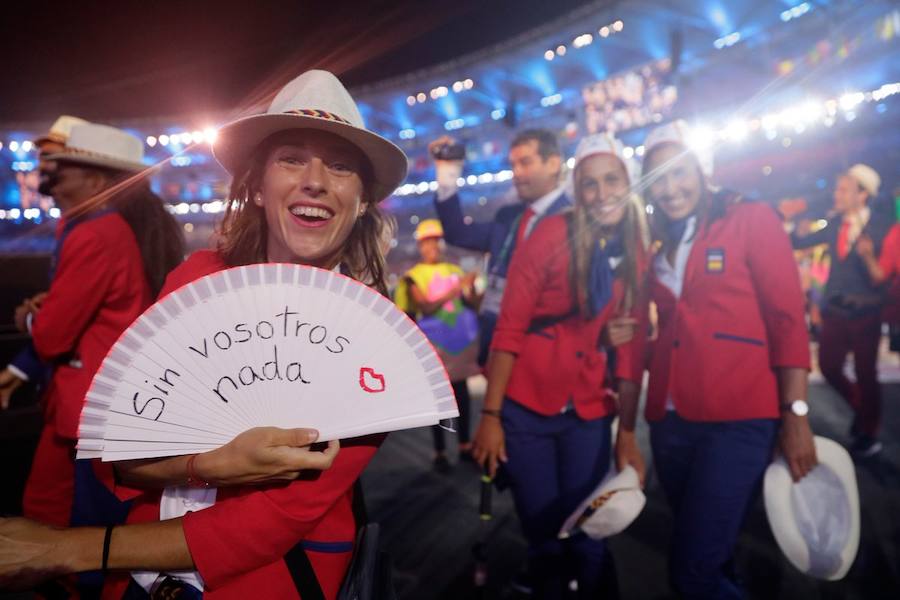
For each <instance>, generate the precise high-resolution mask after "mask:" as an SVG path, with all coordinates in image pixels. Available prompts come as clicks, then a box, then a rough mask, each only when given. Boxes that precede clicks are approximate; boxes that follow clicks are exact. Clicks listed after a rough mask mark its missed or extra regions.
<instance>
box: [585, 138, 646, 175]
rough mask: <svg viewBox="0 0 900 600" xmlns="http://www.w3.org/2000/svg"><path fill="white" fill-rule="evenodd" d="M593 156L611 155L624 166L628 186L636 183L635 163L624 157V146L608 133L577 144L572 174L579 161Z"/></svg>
mask: <svg viewBox="0 0 900 600" xmlns="http://www.w3.org/2000/svg"><path fill="white" fill-rule="evenodd" d="M595 154H612V155H613V156H615V157H616V158H618V159H619V160H620V161H622V164H623V165H624V166H625V172H626V173H627V174H628V182H629V184H630V185H633V184H634V183H635V182H636V181H637V174H638V165H637V163H636V162H635V161H634V158H628V157H626V156H625V146H624V145H623V144H622V142H621V140H618V139H616V138H614V137H613V136H612V134H610V133H595V134H592V135H589V136H586V137H584V138H582V139H581V141H580V142H578V147H577V148H576V149H575V166H574V167H573V168H572V172H573V173H574V171H575V169H577V168H578V165H579V164H581V161H583V160H584V159H586V158H588V157H590V156H594V155H595Z"/></svg>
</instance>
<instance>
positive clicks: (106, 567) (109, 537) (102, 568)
mask: <svg viewBox="0 0 900 600" xmlns="http://www.w3.org/2000/svg"><path fill="white" fill-rule="evenodd" d="M113 528H115V525H107V526H106V533H105V534H104V535H103V563H102V564H101V566H100V571H101V572H102V573H103V575H104V576H105V575H106V572H107V571H108V570H109V543H110V541H111V540H112V532H113Z"/></svg>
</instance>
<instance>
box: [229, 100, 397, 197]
mask: <svg viewBox="0 0 900 600" xmlns="http://www.w3.org/2000/svg"><path fill="white" fill-rule="evenodd" d="M291 129H316V130H319V131H327V132H329V133H333V134H335V135H337V136H339V137H341V138H343V139H345V140H347V141H348V142H350V143H351V144H353V145H354V146H356V147H357V148H359V149H360V151H362V153H363V154H364V155H365V156H366V158H367V159H368V160H369V162H370V163H371V165H372V171H373V176H374V182H373V188H374V189H373V192H374V194H375V201H376V202H380V201H382V200H384V199H385V198H387V197H388V196H390V195H391V194H392V193H393V192H394V190H396V189H397V187H398V186H399V185H400V184H401V183H402V182H403V180H404V179H406V173H407V170H408V169H409V162H408V160H407V158H406V154H404V153H403V150H401V149H400V148H398V147H397V146H396V145H395V144H394V143H392V142H390V141H389V140H386V139H385V138H383V137H381V136H380V135H378V134H375V133H372V132H371V131H368V130H366V129H362V128H359V127H354V126H353V125H350V124H347V123H342V122H340V121H333V120H330V119H323V118H319V117H312V116H306V115H293V114H263V115H252V116H249V117H243V118H241V119H238V120H236V121H233V122H231V123H229V124H227V125H225V126H223V127H222V128H221V129H220V130H219V132H218V136H217V138H216V143H215V144H214V146H213V155H214V156H215V157H216V160H218V161H219V163H220V164H221V165H222V166H223V167H225V170H227V171H228V172H229V173H231V174H232V175H234V174H235V172H237V171H238V170H240V169H241V167H242V166H243V165H245V164H247V160H248V159H249V157H250V156H251V155H252V154H253V153H254V152H255V151H256V148H257V146H259V144H260V143H261V142H262V141H263V140H265V139H266V138H268V137H269V136H271V135H273V134H275V133H278V132H279V131H286V130H291Z"/></svg>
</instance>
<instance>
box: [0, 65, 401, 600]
mask: <svg viewBox="0 0 900 600" xmlns="http://www.w3.org/2000/svg"><path fill="white" fill-rule="evenodd" d="M214 153H215V155H216V158H217V159H218V160H219V162H220V163H221V164H222V165H223V166H224V167H225V168H226V169H227V170H228V171H229V172H230V173H231V175H232V176H233V182H232V186H231V190H230V195H229V202H228V207H229V208H228V211H227V212H226V215H225V217H224V220H223V222H222V224H221V227H220V233H221V236H220V237H221V240H220V242H219V244H218V247H217V249H216V250H209V251H201V252H197V253H195V254H193V255H192V256H191V257H190V258H189V259H188V260H187V261H186V262H185V263H184V264H183V265H182V266H181V267H179V268H178V269H176V270H175V271H174V272H173V273H172V274H171V275H170V276H169V278H168V280H167V282H166V285H165V287H164V289H163V292H162V293H163V294H165V293H167V292H168V291H171V290H174V289H176V288H178V287H180V286H181V285H184V284H186V283H188V282H190V281H193V280H195V279H197V278H199V277H202V276H205V275H207V274H210V273H213V272H215V271H219V270H221V269H224V268H227V267H230V266H237V265H245V264H253V263H260V262H276V261H277V262H292V263H297V264H305V265H312V266H317V267H321V268H328V269H340V270H341V271H342V272H344V273H345V274H347V275H349V276H351V277H353V278H355V279H357V280H359V281H361V282H364V283H366V284H368V285H370V286H372V287H373V288H375V289H377V290H379V291H382V292H384V291H385V288H386V286H385V280H384V277H385V268H384V257H383V255H382V253H381V249H380V248H381V245H380V240H381V236H382V234H383V230H384V228H385V227H386V226H387V219H386V217H385V216H384V215H383V213H382V212H381V210H380V209H379V206H378V205H379V202H380V201H381V200H382V199H384V198H385V197H386V196H388V195H389V194H390V193H391V192H392V191H393V190H394V189H395V188H396V186H397V185H398V184H399V183H401V182H402V180H403V179H404V178H405V176H406V170H407V159H406V156H405V155H404V154H403V152H402V151H401V150H400V149H399V148H397V147H396V146H395V145H394V144H392V143H390V142H389V141H387V140H385V139H384V138H381V137H380V136H378V135H376V134H374V133H372V132H370V131H368V130H366V129H365V127H364V125H363V122H362V117H361V116H360V114H359V111H358V109H357V107H356V104H355V103H354V101H353V99H352V98H351V97H350V95H349V94H348V93H347V91H346V90H345V89H344V87H343V86H342V85H341V83H340V82H339V81H338V80H337V78H335V77H334V76H333V75H331V74H330V73H326V72H324V71H309V72H307V73H304V74H303V75H300V76H299V77H297V78H296V79H294V80H293V81H291V82H290V83H289V84H288V85H287V86H286V87H285V88H283V89H282V90H281V91H280V92H279V94H278V95H277V96H276V97H275V99H274V100H273V102H272V104H271V106H270V107H269V110H268V111H267V112H266V113H265V114H262V115H256V116H251V117H246V118H243V119H239V120H237V121H234V122H232V123H230V124H228V125H226V126H224V127H223V128H222V129H221V130H220V131H219V137H218V142H217V144H216V146H215V148H214ZM239 439H240V436H239V438H237V439H236V440H235V442H237V441H238V440H239ZM381 439H382V436H372V437H367V438H358V439H355V440H350V441H349V442H346V443H344V445H343V448H342V449H341V450H340V452H337V444H336V443H331V444H329V446H328V448H327V449H326V450H325V451H324V454H325V456H324V457H323V460H322V463H323V464H322V465H321V466H320V468H324V467H326V466H328V463H330V462H331V461H332V460H333V463H331V467H330V468H328V469H327V470H324V471H321V473H319V476H318V477H317V478H303V479H299V480H296V481H292V482H291V483H289V484H284V483H282V484H280V485H271V486H262V487H252V488H251V487H240V486H232V487H229V488H223V489H220V490H218V493H216V491H215V486H217V485H218V484H219V482H220V477H222V478H223V479H224V480H225V481H226V482H227V483H235V479H234V477H233V475H234V471H235V468H234V467H233V466H230V465H228V464H227V462H228V459H229V458H230V457H234V456H243V457H245V458H246V457H247V456H248V455H252V453H253V448H247V447H246V446H244V447H235V446H234V445H233V446H232V448H231V450H233V452H231V453H230V454H229V453H223V452H219V454H218V456H216V455H215V453H210V454H209V455H206V454H201V455H194V456H193V457H176V458H171V459H161V460H158V461H153V462H150V463H141V464H137V465H131V466H130V468H127V469H125V470H124V471H123V472H121V473H120V477H121V478H122V480H123V481H124V482H125V483H127V484H131V485H136V486H142V487H160V486H170V487H166V489H165V491H164V492H163V494H162V499H163V502H162V504H160V497H159V494H158V493H157V494H148V493H144V494H141V495H139V496H137V497H136V498H135V500H134V505H133V508H132V511H131V514H130V516H129V523H132V524H129V525H125V526H122V527H117V528H115V529H109V528H107V529H106V530H104V529H100V528H81V529H72V530H50V529H47V528H43V527H39V526H37V525H35V524H32V523H30V522H27V521H24V520H8V521H4V522H2V523H0V535H2V536H5V538H6V541H5V542H4V544H3V545H4V546H6V547H7V548H4V551H8V552H11V553H13V555H15V553H18V555H19V557H20V559H19V561H17V563H16V565H15V566H10V565H9V563H7V565H2V561H0V577H2V578H3V579H5V581H7V582H9V581H11V580H13V579H15V578H16V577H19V578H21V577H23V576H24V575H26V574H28V573H35V572H36V573H51V572H52V573H54V574H59V573H68V572H75V571H84V570H92V569H104V570H115V571H117V573H116V576H115V577H114V579H115V581H112V582H111V583H110V585H108V586H107V589H106V590H105V593H106V595H107V597H111V598H117V597H122V594H123V593H125V592H126V590H129V591H128V593H138V592H140V591H141V589H142V590H146V592H150V591H154V592H155V593H158V590H159V589H160V588H164V589H173V588H175V589H181V590H183V592H185V593H193V594H196V593H198V590H202V593H203V595H204V597H207V596H208V597H209V598H245V597H260V598H291V597H294V598H296V597H297V596H298V593H299V592H298V590H297V585H296V584H295V581H296V579H295V578H296V577H303V575H298V573H300V572H302V563H303V562H304V561H305V563H306V565H311V570H308V571H307V574H308V573H312V574H313V576H314V578H315V579H316V581H315V582H314V583H315V584H316V585H318V586H319V587H320V588H321V590H322V592H323V595H324V597H325V598H327V599H332V598H334V597H335V595H336V594H337V590H338V588H339V586H340V583H341V580H342V578H343V576H344V573H345V571H346V569H347V566H348V563H349V560H350V555H351V551H352V549H353V540H354V536H355V520H354V516H353V512H352V507H351V505H352V500H353V497H352V496H353V494H352V487H353V484H354V482H355V481H356V480H357V478H358V477H359V474H360V473H361V472H362V470H363V468H364V467H365V466H366V464H368V462H369V460H370V459H371V458H372V456H373V455H374V453H375V451H376V449H377V447H378V445H379V444H380V442H381ZM304 441H307V442H308V440H304ZM295 445H300V444H295ZM264 471H265V469H264ZM222 474H224V477H223V475H222ZM267 475H271V474H267ZM296 476H297V473H296V471H294V472H292V473H291V474H290V475H289V476H286V477H285V478H291V477H296ZM258 478H259V477H254V476H253V475H252V474H249V473H247V474H246V477H244V480H245V481H248V482H252V481H255V480H256V479H258ZM191 488H194V489H191ZM120 491H121V490H120ZM7 556H9V554H7ZM21 557H28V558H26V559H25V560H21ZM298 565H299V566H298ZM298 569H299V570H298ZM129 572H131V573H129ZM307 583H309V582H308V581H307ZM191 588H193V590H192V589H191ZM146 592H144V593H146ZM134 597H140V596H134ZM145 597H146V596H145Z"/></svg>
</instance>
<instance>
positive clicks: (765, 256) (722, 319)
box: [646, 203, 809, 421]
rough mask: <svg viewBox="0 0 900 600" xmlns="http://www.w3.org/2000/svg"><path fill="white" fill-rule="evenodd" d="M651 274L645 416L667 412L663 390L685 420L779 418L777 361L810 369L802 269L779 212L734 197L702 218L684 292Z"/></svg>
mask: <svg viewBox="0 0 900 600" xmlns="http://www.w3.org/2000/svg"><path fill="white" fill-rule="evenodd" d="M649 279H650V283H649V285H650V296H651V298H652V300H653V301H654V302H656V305H657V309H658V311H659V337H658V339H657V340H656V342H655V344H654V345H653V350H652V353H651V357H650V384H649V388H648V390H647V408H646V418H647V420H648V421H655V420H659V419H661V418H663V416H665V412H666V409H665V403H666V396H667V395H669V394H671V396H672V400H673V402H674V405H675V409H676V411H677V412H678V414H679V415H680V416H681V417H683V418H685V419H687V420H690V421H733V420H739V419H760V418H778V417H779V416H780V410H779V400H778V386H777V382H776V378H775V372H774V370H773V369H774V368H776V367H797V368H801V369H809V336H808V334H807V330H806V322H805V320H804V305H805V301H804V296H803V291H802V290H801V288H800V275H799V273H798V271H797V265H796V262H795V261H794V256H793V252H792V250H791V244H790V241H789V239H788V237H787V235H786V234H785V232H784V229H783V228H782V226H781V222H780V221H779V220H778V218H777V217H776V215H775V211H774V210H772V209H771V208H770V207H769V206H767V205H765V204H756V203H742V204H736V205H734V206H731V207H729V208H728V209H727V212H726V214H725V215H724V216H723V217H722V218H720V219H717V220H715V221H713V222H711V223H708V224H706V225H701V226H700V228H699V231H698V233H697V236H696V238H695V239H694V245H693V248H692V249H691V254H690V256H689V257H688V261H687V266H686V269H685V274H684V284H683V287H682V293H681V298H680V299H677V300H676V298H675V296H674V295H673V294H672V292H671V291H670V290H669V288H667V287H666V286H664V285H663V284H662V283H660V282H659V281H658V280H657V279H656V277H655V272H654V270H653V269H652V268H651V274H650V278H649Z"/></svg>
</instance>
